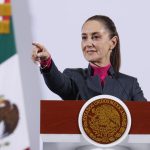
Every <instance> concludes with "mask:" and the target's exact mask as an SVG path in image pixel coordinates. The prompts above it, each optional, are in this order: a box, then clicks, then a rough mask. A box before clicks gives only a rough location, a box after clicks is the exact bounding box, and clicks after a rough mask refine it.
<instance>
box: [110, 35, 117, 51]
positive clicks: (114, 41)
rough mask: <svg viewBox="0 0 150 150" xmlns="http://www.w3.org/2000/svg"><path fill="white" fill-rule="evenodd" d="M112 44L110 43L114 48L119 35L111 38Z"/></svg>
mask: <svg viewBox="0 0 150 150" xmlns="http://www.w3.org/2000/svg"><path fill="white" fill-rule="evenodd" d="M110 42H111V45H110V49H111V50H113V49H114V48H115V46H116V44H117V42H118V37H117V36H113V37H112V38H111V39H110Z"/></svg>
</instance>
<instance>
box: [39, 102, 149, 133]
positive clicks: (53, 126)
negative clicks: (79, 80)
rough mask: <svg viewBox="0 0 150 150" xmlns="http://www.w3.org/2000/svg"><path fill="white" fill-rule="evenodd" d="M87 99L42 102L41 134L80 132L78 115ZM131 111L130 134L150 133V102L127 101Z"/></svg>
mask: <svg viewBox="0 0 150 150" xmlns="http://www.w3.org/2000/svg"><path fill="white" fill-rule="evenodd" d="M85 102H86V101H83V100H82V101H75V100H70V101H51V100H50V101H45V100H42V101H41V104H40V107H41V108H40V109H41V110H40V133H41V134H80V131H79V127H78V115H79V112H80V109H81V107H82V106H83V104H84V103H85ZM125 103H126V105H127V107H128V108H129V111H130V113H131V118H132V125H131V130H130V134H150V102H129V101H127V102H125Z"/></svg>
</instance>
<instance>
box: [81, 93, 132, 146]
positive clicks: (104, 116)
mask: <svg viewBox="0 0 150 150" xmlns="http://www.w3.org/2000/svg"><path fill="white" fill-rule="evenodd" d="M85 104H86V105H84V107H83V109H81V110H82V111H81V112H80V117H79V118H80V120H79V123H80V124H79V127H80V131H81V133H82V134H84V135H85V137H86V138H87V139H90V140H91V141H93V142H94V143H96V144H98V145H100V146H101V145H114V144H115V142H116V144H117V143H118V142H117V141H118V140H119V139H120V138H121V137H123V136H125V134H127V133H126V132H127V130H128V131H129V127H128V126H129V125H131V121H130V120H131V119H130V118H129V117H128V114H129V113H128V112H129V111H127V110H128V109H127V107H126V105H125V104H124V103H123V102H122V101H121V100H119V99H118V98H116V97H113V96H109V95H101V96H96V97H95V98H94V99H93V98H92V100H90V102H89V101H88V102H87V103H85ZM81 114H82V115H81ZM81 126H82V127H81ZM94 143H93V144H94Z"/></svg>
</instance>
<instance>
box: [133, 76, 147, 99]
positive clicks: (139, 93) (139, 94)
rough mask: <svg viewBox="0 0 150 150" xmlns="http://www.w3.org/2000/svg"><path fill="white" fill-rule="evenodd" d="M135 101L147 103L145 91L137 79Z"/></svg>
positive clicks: (134, 89)
mask: <svg viewBox="0 0 150 150" xmlns="http://www.w3.org/2000/svg"><path fill="white" fill-rule="evenodd" d="M132 99H133V101H147V100H146V98H145V97H144V94H143V91H142V89H141V87H140V86H139V83H138V81H137V79H136V78H135V79H134V81H133V97H132Z"/></svg>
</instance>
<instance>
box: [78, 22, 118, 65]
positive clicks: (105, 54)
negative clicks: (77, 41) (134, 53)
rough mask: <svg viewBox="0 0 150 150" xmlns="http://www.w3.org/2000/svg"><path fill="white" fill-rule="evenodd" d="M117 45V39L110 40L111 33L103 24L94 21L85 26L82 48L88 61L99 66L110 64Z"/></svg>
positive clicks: (83, 28)
mask: <svg viewBox="0 0 150 150" xmlns="http://www.w3.org/2000/svg"><path fill="white" fill-rule="evenodd" d="M116 43H117V39H116V37H113V38H112V39H110V37H109V31H108V30H107V29H106V28H105V26H104V25H103V23H101V22H98V21H94V20H92V21H88V22H86V23H85V24H84V25H83V27H82V42H81V47H82V51H83V55H84V57H85V59H86V60H87V61H89V62H91V63H93V64H96V65H98V66H105V65H107V64H109V63H110V54H111V51H112V49H113V48H114V47H115V45H116Z"/></svg>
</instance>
